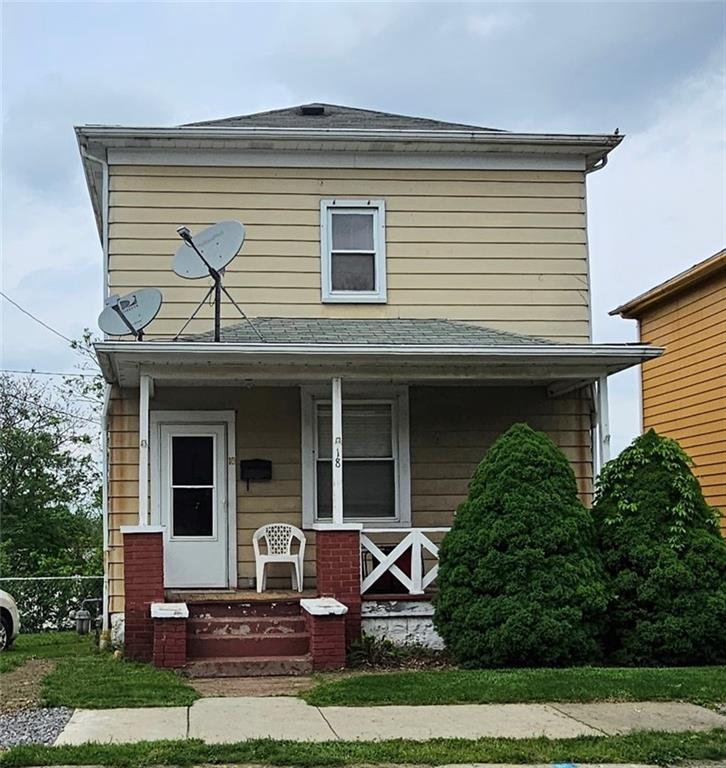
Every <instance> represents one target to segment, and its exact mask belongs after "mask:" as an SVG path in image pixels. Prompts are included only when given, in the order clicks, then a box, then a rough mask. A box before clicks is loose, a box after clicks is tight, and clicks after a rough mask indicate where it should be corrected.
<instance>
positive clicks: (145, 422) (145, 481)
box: [139, 375, 152, 526]
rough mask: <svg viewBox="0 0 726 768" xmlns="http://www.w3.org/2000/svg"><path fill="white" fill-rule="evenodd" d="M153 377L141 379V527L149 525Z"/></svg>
mask: <svg viewBox="0 0 726 768" xmlns="http://www.w3.org/2000/svg"><path fill="white" fill-rule="evenodd" d="M151 384H152V382H151V376H146V375H142V376H141V377H140V379H139V525H141V526H146V525H148V524H149V398H150V396H151Z"/></svg>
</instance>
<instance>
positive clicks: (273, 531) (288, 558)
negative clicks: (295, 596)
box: [252, 523, 305, 592]
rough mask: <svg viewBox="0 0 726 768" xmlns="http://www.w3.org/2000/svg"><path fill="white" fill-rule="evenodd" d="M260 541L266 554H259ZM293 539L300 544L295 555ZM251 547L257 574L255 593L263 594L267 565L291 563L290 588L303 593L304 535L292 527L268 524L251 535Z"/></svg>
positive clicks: (285, 524)
mask: <svg viewBox="0 0 726 768" xmlns="http://www.w3.org/2000/svg"><path fill="white" fill-rule="evenodd" d="M260 539H264V540H265V545H266V546H267V554H264V555H263V554H262V553H261V552H260ZM293 539H297V540H298V541H299V542H300V547H299V549H298V551H297V552H296V553H294V552H293V551H292V543H293ZM252 547H253V548H254V550H255V570H256V572H257V591H258V592H264V591H265V585H266V583H267V574H266V573H265V568H266V567H267V564H268V563H291V564H292V565H293V566H294V568H293V572H292V588H293V589H295V588H296V584H297V591H298V592H302V591H303V563H304V562H305V534H304V533H303V532H302V531H301V530H300V529H299V528H296V527H295V526H294V525H288V524H287V523H270V524H269V525H263V526H262V528H258V529H257V530H256V531H255V532H254V534H253V535H252Z"/></svg>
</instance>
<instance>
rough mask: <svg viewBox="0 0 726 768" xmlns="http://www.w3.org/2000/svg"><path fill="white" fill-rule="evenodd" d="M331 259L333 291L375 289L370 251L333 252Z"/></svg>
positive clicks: (373, 258)
mask: <svg viewBox="0 0 726 768" xmlns="http://www.w3.org/2000/svg"><path fill="white" fill-rule="evenodd" d="M331 260H332V263H331V285H332V288H333V290H334V291H375V289H376V264H375V256H374V255H373V254H372V253H333V254H332V256H331Z"/></svg>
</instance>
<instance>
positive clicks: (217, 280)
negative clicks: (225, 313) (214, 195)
mask: <svg viewBox="0 0 726 768" xmlns="http://www.w3.org/2000/svg"><path fill="white" fill-rule="evenodd" d="M177 232H178V233H179V237H181V239H182V240H183V241H184V242H185V243H186V244H187V245H188V246H189V247H190V248H193V249H194V252H195V253H196V254H197V256H199V258H200V259H201V260H202V261H203V262H204V266H205V267H206V268H207V269H208V270H209V276H210V277H211V278H212V280H214V340H215V341H219V336H220V328H221V324H222V323H221V310H222V276H221V275H220V274H219V272H218V271H217V270H216V269H215V268H214V267H213V266H212V265H211V264H210V263H209V262H208V261H207V260H206V259H205V258H204V255H203V254H202V252H201V251H200V250H199V248H197V246H196V244H195V243H194V240H193V239H192V235H191V232H189V230H187V229H183V228H181V229H178V230H177Z"/></svg>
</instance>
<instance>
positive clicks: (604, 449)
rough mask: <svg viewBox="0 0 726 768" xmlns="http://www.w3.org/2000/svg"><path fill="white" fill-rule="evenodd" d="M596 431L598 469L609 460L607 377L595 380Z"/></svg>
mask: <svg viewBox="0 0 726 768" xmlns="http://www.w3.org/2000/svg"><path fill="white" fill-rule="evenodd" d="M597 400H598V403H597V433H598V443H599V445H598V449H599V454H600V469H602V468H603V466H604V465H605V463H606V462H608V461H610V407H609V404H608V378H607V376H601V377H600V378H599V379H598V382H597Z"/></svg>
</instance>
